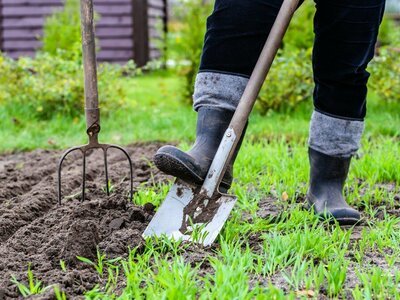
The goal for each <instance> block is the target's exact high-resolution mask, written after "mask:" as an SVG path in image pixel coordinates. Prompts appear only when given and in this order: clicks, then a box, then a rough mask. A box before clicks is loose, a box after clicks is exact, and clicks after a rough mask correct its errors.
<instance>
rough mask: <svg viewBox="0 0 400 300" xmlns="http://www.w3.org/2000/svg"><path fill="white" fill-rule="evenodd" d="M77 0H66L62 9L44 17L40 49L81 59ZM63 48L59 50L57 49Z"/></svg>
mask: <svg viewBox="0 0 400 300" xmlns="http://www.w3.org/2000/svg"><path fill="white" fill-rule="evenodd" d="M79 9H80V5H79V0H66V1H65V4H64V7H63V9H62V10H60V11H57V12H55V13H54V14H52V15H50V16H49V17H47V18H46V19H45V22H44V25H43V37H42V44H43V46H42V51H44V52H47V53H49V54H52V55H60V53H62V55H64V56H66V58H69V59H72V60H78V61H80V60H81V57H82V48H81V47H82V46H81V21H80V12H79ZM60 49H61V50H63V51H62V52H59V50H60Z"/></svg>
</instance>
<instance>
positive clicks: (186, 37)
mask: <svg viewBox="0 0 400 300" xmlns="http://www.w3.org/2000/svg"><path fill="white" fill-rule="evenodd" d="M180 1H181V2H182V3H181V5H177V8H176V14H177V17H178V19H179V23H178V24H177V23H173V26H169V33H168V35H169V37H168V48H170V50H168V52H169V55H168V57H169V58H173V59H175V60H176V61H178V62H179V63H181V62H183V63H182V64H180V67H179V72H180V74H181V75H183V76H184V79H185V81H184V89H183V95H182V96H183V97H182V98H183V99H184V102H186V103H187V104H189V103H190V104H191V103H192V98H191V96H192V94H193V89H194V82H195V79H196V75H197V71H198V69H199V65H200V56H201V51H202V48H203V41H204V35H205V31H206V19H207V16H208V15H209V14H210V13H211V11H212V3H211V1H207V0H188V1H184V0H180Z"/></svg>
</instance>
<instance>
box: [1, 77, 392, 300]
mask: <svg viewBox="0 0 400 300" xmlns="http://www.w3.org/2000/svg"><path fill="white" fill-rule="evenodd" d="M125 84H126V88H127V89H128V91H129V95H130V99H131V102H130V109H129V111H127V110H117V111H115V113H113V114H112V115H110V116H107V117H104V118H103V120H102V124H103V131H102V135H101V140H102V141H107V142H113V143H120V144H128V143H131V142H134V141H152V140H162V141H179V142H180V144H181V146H182V147H184V148H187V147H188V146H189V145H190V142H191V141H192V140H193V138H194V126H195V113H194V112H193V111H192V109H191V108H190V107H184V106H182V105H181V104H180V102H179V98H178V97H179V96H178V95H179V93H178V91H179V88H180V79H179V78H178V77H174V76H172V75H170V74H168V73H165V72H159V73H153V74H148V75H145V76H142V77H137V78H133V79H126V81H125ZM368 110H369V115H368V118H367V120H366V133H365V135H364V138H363V141H362V148H361V150H360V153H359V156H358V157H357V158H355V159H354V163H353V164H352V167H351V172H350V176H349V180H348V182H347V185H346V195H347V198H348V200H349V202H350V203H351V204H352V205H354V206H357V207H358V208H359V209H361V210H362V211H363V214H364V216H365V222H364V225H363V226H362V227H356V228H340V227H338V226H336V225H328V224H321V223H320V222H319V221H318V220H317V219H316V217H315V216H313V215H312V214H311V213H310V212H308V211H307V210H304V209H303V205H302V200H303V199H304V195H305V193H306V189H307V185H306V183H307V177H308V171H309V170H308V163H307V151H306V149H307V148H306V145H307V134H308V124H309V118H310V114H311V103H305V104H304V105H302V106H301V107H299V108H298V109H297V110H296V111H294V112H291V113H288V114H286V115H282V114H278V113H270V114H268V115H266V116H262V115H260V114H259V113H257V111H256V112H255V113H254V114H253V116H252V118H251V122H250V126H249V131H248V136H247V140H246V141H245V143H244V145H243V149H242V151H241V152H240V155H239V157H238V161H237V165H236V166H235V177H236V179H235V182H234V185H233V192H234V193H235V194H236V195H238V198H239V201H238V203H237V205H236V207H235V209H234V211H233V212H232V214H231V217H230V219H229V220H228V222H227V224H226V226H225V227H224V229H223V231H222V233H221V235H220V236H219V237H218V244H217V247H215V248H212V249H206V250H204V249H201V248H197V247H196V246H193V245H189V244H182V243H180V242H176V241H169V240H167V239H164V238H159V239H153V240H147V242H146V245H145V249H144V250H141V251H139V250H138V249H132V250H131V251H130V254H129V257H128V258H127V259H121V260H117V261H112V260H111V261H110V260H108V259H107V258H106V257H105V256H104V255H103V254H101V253H98V260H97V261H87V263H88V264H89V265H90V266H91V267H94V268H96V269H98V276H99V285H98V286H96V287H95V288H94V289H93V290H92V291H87V295H86V297H87V298H88V299H115V298H118V299H197V298H200V299H295V298H299V297H300V298H301V297H306V296H307V295H308V296H310V297H314V298H317V297H318V295H321V294H323V295H326V296H328V297H331V298H336V297H341V298H355V299H388V298H390V299H400V290H399V289H400V271H399V266H400V250H399V243H400V218H396V217H395V216H393V215H392V214H390V211H391V210H397V211H398V209H399V199H398V198H395V196H396V195H399V194H400V188H399V185H400V172H399V170H400V159H399V153H400V143H399V140H400V126H399V124H400V113H399V112H400V103H398V104H395V103H392V104H384V103H382V102H381V101H379V99H377V98H376V97H375V96H373V95H372V96H371V97H370V101H369V106H368ZM0 118H1V119H2V121H3V122H5V125H6V126H1V127H0V139H1V141H2V143H1V145H0V152H11V151H20V150H30V149H35V148H57V149H62V148H65V147H67V146H72V145H75V144H79V143H83V142H85V130H84V127H85V126H84V123H83V117H82V120H69V119H65V118H62V117H58V118H56V119H54V120H51V121H50V122H48V123H44V122H36V121H30V122H31V123H29V122H28V120H25V121H22V123H21V124H19V125H18V126H17V125H15V124H13V122H12V116H6V115H5V113H4V111H2V110H1V108H0ZM167 191H168V185H165V184H161V185H157V186H155V187H151V188H143V189H142V190H140V191H139V192H138V193H137V194H136V196H135V198H134V201H135V203H137V204H139V205H140V204H144V203H146V202H153V203H154V204H155V205H159V204H160V202H161V201H162V199H163V198H164V196H165V194H166V193H167ZM283 194H285V195H287V196H288V198H287V199H286V197H282V195H283ZM268 199H270V202H271V199H273V205H274V207H275V208H276V212H277V214H276V215H274V216H268V215H267V216H264V217H263V216H261V215H260V209H262V207H263V205H264V204H265V203H266V201H267V200H268ZM396 199H397V200H396ZM196 251H197V252H199V254H197V255H194V253H195V252H196ZM194 258H195V260H194V261H193V262H192V263H189V262H188V260H189V259H194ZM82 260H83V261H84V260H85V259H84V258H82ZM378 262H379V264H378ZM61 269H62V267H61ZM61 271H62V270H60V272H61ZM350 277H351V280H350ZM32 278H34V277H33V275H32ZM100 279H103V280H100ZM104 279H106V280H104ZM100 282H103V283H104V282H106V283H104V284H100ZM121 282H122V283H123V284H122V286H123V288H122V289H121V288H119V289H118V286H119V285H118V283H120V285H121ZM116 290H118V291H119V293H118V297H117V296H116V295H115V291H116ZM58 294H59V296H58V298H59V299H61V298H62V297H64V296H63V295H62V294H61V292H60V291H58ZM67 296H68V295H67Z"/></svg>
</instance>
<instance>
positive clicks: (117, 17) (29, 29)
mask: <svg viewBox="0 0 400 300" xmlns="http://www.w3.org/2000/svg"><path fill="white" fill-rule="evenodd" d="M94 3H95V10H96V12H97V13H98V14H100V16H101V17H100V20H99V22H98V24H97V25H96V35H97V38H98V40H99V44H100V45H99V47H100V51H99V53H98V59H99V60H100V61H109V62H116V63H123V62H126V61H128V60H130V59H133V60H134V61H135V62H136V64H138V65H139V66H143V65H144V64H146V63H147V62H148V61H149V60H151V59H154V58H157V57H159V55H160V51H159V50H158V49H157V47H156V45H155V42H154V41H156V40H157V39H161V38H162V36H163V34H161V33H160V30H159V29H160V27H161V28H162V30H166V22H167V0H94ZM62 5H63V0H0V11H1V13H0V50H1V51H3V52H5V53H7V54H8V55H9V56H11V57H13V58H17V57H19V56H23V55H28V56H32V55H34V53H35V51H36V50H37V49H39V48H40V46H41V42H40V36H41V35H42V30H43V23H44V19H45V17H46V16H48V15H50V14H51V13H52V12H54V11H55V10H57V9H60V7H62ZM160 25H161V26H160Z"/></svg>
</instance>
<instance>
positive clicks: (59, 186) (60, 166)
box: [57, 147, 81, 205]
mask: <svg viewBox="0 0 400 300" xmlns="http://www.w3.org/2000/svg"><path fill="white" fill-rule="evenodd" d="M76 150H81V148H80V147H74V148H71V149H68V150H67V151H65V152H64V154H63V155H62V156H61V158H60V160H59V162H58V167H57V174H58V179H57V182H58V205H61V197H62V195H61V169H62V164H63V162H64V160H65V158H66V157H67V155H68V154H70V153H71V152H73V151H76Z"/></svg>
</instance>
